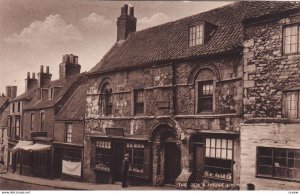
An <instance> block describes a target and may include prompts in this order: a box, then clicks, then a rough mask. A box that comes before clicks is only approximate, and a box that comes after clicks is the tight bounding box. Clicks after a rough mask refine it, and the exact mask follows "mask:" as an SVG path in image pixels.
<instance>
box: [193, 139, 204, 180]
mask: <svg viewBox="0 0 300 194" xmlns="http://www.w3.org/2000/svg"><path fill="white" fill-rule="evenodd" d="M203 165H204V157H203V144H194V178H195V181H199V182H201V180H202V176H203V171H204V170H203Z"/></svg>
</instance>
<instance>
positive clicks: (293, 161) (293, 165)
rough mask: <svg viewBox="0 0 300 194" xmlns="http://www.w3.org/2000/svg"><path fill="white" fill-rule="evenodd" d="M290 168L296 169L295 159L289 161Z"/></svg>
mask: <svg viewBox="0 0 300 194" xmlns="http://www.w3.org/2000/svg"><path fill="white" fill-rule="evenodd" d="M288 167H289V168H294V167H295V160H294V159H289V160H288Z"/></svg>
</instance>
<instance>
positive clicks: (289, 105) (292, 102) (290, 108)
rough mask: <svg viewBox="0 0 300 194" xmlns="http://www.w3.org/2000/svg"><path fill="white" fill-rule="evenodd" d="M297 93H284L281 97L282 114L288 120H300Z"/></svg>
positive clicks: (299, 105) (299, 103)
mask: <svg viewBox="0 0 300 194" xmlns="http://www.w3.org/2000/svg"><path fill="white" fill-rule="evenodd" d="M299 93H300V92H299V91H289V92H285V93H284V96H283V114H284V117H286V118H290V119H299V118H300V100H299V99H300V97H299V96H300V95H299Z"/></svg>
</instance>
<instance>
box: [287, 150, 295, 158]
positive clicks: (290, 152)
mask: <svg viewBox="0 0 300 194" xmlns="http://www.w3.org/2000/svg"><path fill="white" fill-rule="evenodd" d="M288 157H289V158H295V151H294V150H288Z"/></svg>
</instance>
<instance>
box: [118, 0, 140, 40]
mask: <svg viewBox="0 0 300 194" xmlns="http://www.w3.org/2000/svg"><path fill="white" fill-rule="evenodd" d="M135 31H136V17H134V7H132V6H130V7H129V14H128V5H127V4H125V5H124V6H123V7H122V8H121V15H120V17H118V20H117V41H119V40H125V39H126V38H127V37H128V35H129V34H130V33H131V32H135Z"/></svg>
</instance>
